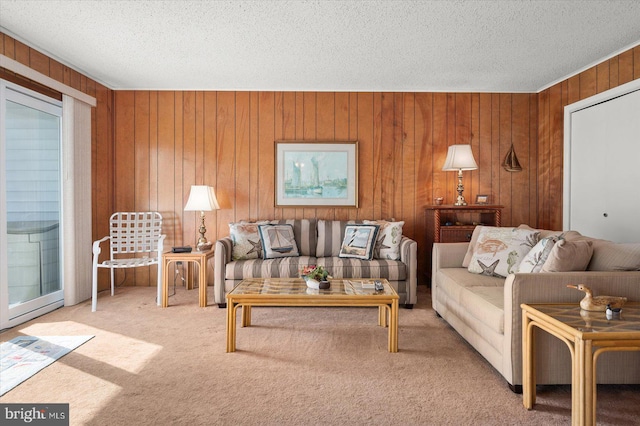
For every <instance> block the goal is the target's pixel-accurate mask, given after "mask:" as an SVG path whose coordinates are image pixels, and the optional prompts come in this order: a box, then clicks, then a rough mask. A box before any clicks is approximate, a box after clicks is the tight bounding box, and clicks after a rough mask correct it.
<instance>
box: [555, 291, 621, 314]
mask: <svg viewBox="0 0 640 426" xmlns="http://www.w3.org/2000/svg"><path fill="white" fill-rule="evenodd" d="M567 287H569V288H575V289H576V290H580V291H584V292H585V294H586V295H585V296H584V298H583V299H582V300H581V301H580V307H581V308H582V309H584V310H585V311H601V312H604V311H606V309H607V305H609V307H610V308H621V307H622V305H624V303H625V302H626V301H627V298H626V297H620V296H594V295H593V292H592V291H591V289H590V288H589V287H587V286H585V285H583V284H578V285H573V284H569V285H567Z"/></svg>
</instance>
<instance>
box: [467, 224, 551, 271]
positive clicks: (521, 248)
mask: <svg viewBox="0 0 640 426" xmlns="http://www.w3.org/2000/svg"><path fill="white" fill-rule="evenodd" d="M539 234H540V233H539V232H538V231H535V230H528V229H517V228H501V227H494V226H484V227H483V228H482V230H481V231H480V235H479V236H478V240H477V243H476V247H475V251H474V253H473V257H472V258H471V262H470V263H469V272H472V273H474V274H483V275H495V276H500V277H506V276H507V275H509V274H511V273H514V272H516V271H517V270H518V266H519V265H520V262H522V259H523V258H524V257H525V256H526V254H527V253H528V252H529V251H530V250H531V249H532V248H533V247H534V246H535V245H536V244H537V242H538V235H539Z"/></svg>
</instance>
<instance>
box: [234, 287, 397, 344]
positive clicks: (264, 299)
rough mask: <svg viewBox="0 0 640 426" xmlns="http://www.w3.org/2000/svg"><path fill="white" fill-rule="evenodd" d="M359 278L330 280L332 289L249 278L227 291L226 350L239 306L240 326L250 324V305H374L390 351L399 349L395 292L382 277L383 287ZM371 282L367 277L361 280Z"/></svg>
mask: <svg viewBox="0 0 640 426" xmlns="http://www.w3.org/2000/svg"><path fill="white" fill-rule="evenodd" d="M360 281H361V280H352V281H349V280H337V279H334V280H332V281H331V288H329V289H327V290H314V289H309V288H307V285H306V283H305V282H304V281H303V280H302V279H299V278H251V279H246V280H243V281H241V282H240V283H239V284H238V285H237V286H235V287H234V288H233V290H231V291H230V292H229V293H228V294H227V352H235V350H236V311H237V309H238V307H239V306H241V307H242V327H248V326H250V325H251V307H253V306H377V307H378V325H380V326H382V327H386V326H388V327H389V343H388V348H389V352H398V300H399V297H398V294H397V293H396V292H395V290H394V289H393V287H391V285H390V284H389V282H388V281H387V280H385V279H381V280H380V281H382V283H383V284H384V290H383V291H380V292H376V291H375V290H373V289H364V288H362V285H361V284H360V283H359V282H360ZM364 281H370V280H364Z"/></svg>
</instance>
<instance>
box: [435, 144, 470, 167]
mask: <svg viewBox="0 0 640 426" xmlns="http://www.w3.org/2000/svg"><path fill="white" fill-rule="evenodd" d="M477 168H478V164H477V163H476V160H475V159H474V158H473V152H472V151H471V145H451V146H450V147H449V151H448V152H447V159H446V160H445V161H444V166H443V167H442V170H443V171H454V170H475V169H477Z"/></svg>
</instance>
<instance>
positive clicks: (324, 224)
mask: <svg viewBox="0 0 640 426" xmlns="http://www.w3.org/2000/svg"><path fill="white" fill-rule="evenodd" d="M355 223H356V222H355V221H353V220H350V221H346V220H345V221H343V220H322V219H321V220H318V242H317V245H316V256H317V257H331V256H336V257H337V256H339V255H340V248H341V246H342V240H343V239H344V228H345V227H346V226H347V225H348V224H355Z"/></svg>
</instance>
